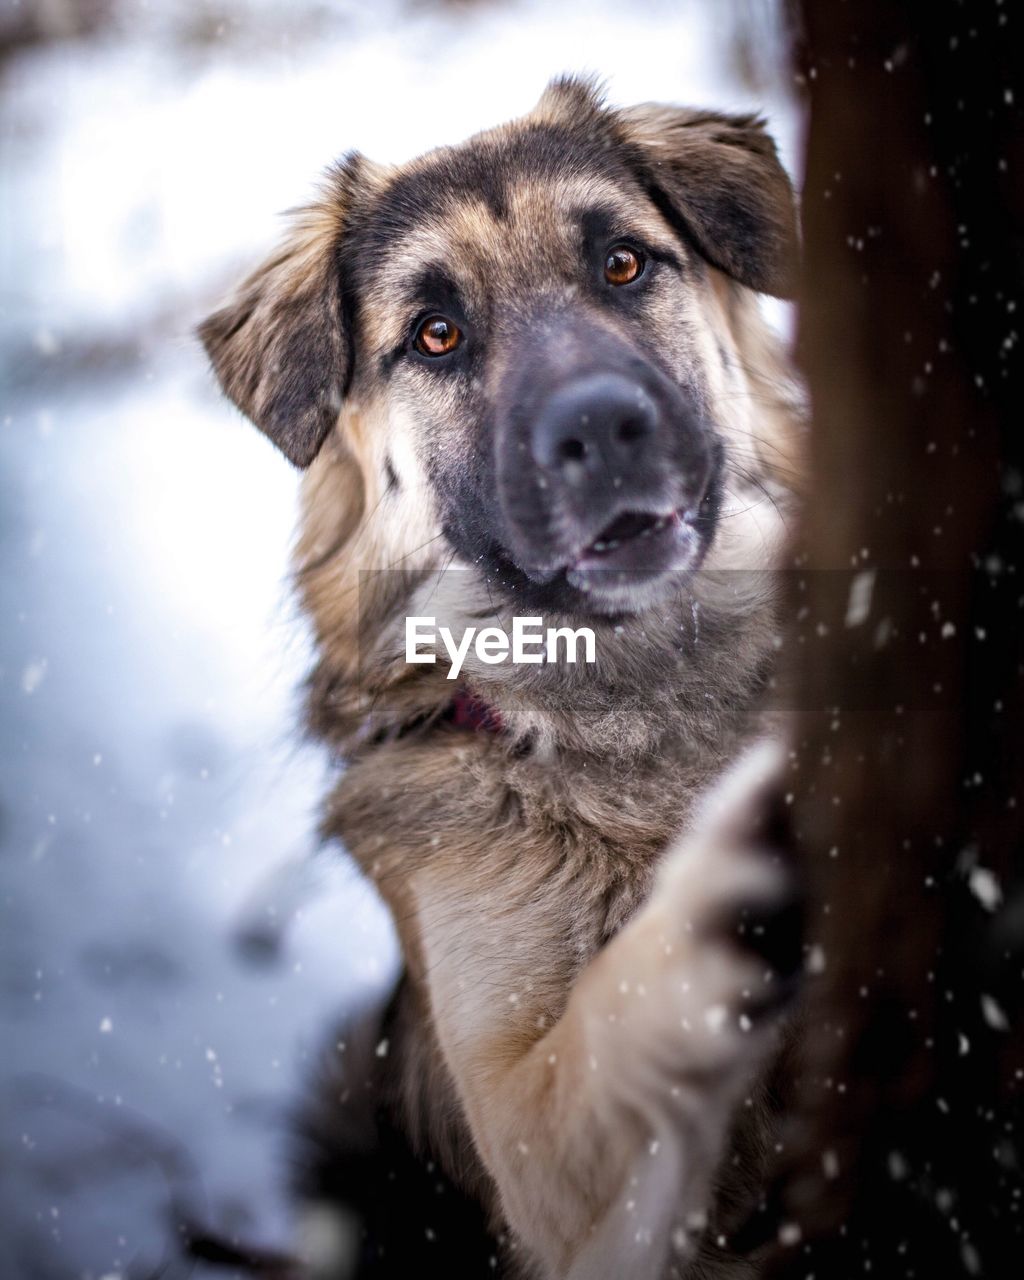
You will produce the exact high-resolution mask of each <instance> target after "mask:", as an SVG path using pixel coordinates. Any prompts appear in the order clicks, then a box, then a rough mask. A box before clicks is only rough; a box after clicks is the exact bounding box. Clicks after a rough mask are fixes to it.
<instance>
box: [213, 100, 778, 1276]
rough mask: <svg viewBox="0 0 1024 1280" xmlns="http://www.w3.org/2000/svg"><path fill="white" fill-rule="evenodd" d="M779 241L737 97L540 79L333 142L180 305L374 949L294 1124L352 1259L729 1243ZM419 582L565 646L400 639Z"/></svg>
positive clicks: (709, 1249)
mask: <svg viewBox="0 0 1024 1280" xmlns="http://www.w3.org/2000/svg"><path fill="white" fill-rule="evenodd" d="M797 254H798V231H797V215H796V208H795V198H794V193H793V189H792V186H791V183H790V181H789V179H788V177H787V175H786V173H785V170H784V168H783V166H782V165H781V163H780V161H779V159H778V155H777V152H776V149H775V146H774V144H773V142H772V140H771V138H770V136H769V134H768V133H767V131H766V129H765V126H764V124H763V122H762V120H761V119H760V118H758V117H755V116H738V115H723V114H719V113H716V112H710V111H696V110H689V109H683V108H678V107H672V106H660V105H653V104H646V105H641V106H638V107H633V108H627V109H614V108H612V107H610V106H608V105H606V103H605V101H604V99H603V97H602V94H601V93H600V91H599V89H598V88H597V87H595V85H594V84H593V83H592V82H590V81H587V80H584V79H579V78H573V77H569V78H564V79H561V80H557V81H555V82H553V83H552V84H551V85H549V87H548V88H547V90H546V91H545V92H544V94H543V96H542V98H541V99H540V101H539V103H538V104H537V106H536V107H535V108H534V109H533V111H531V112H530V113H529V114H528V115H526V116H525V117H523V118H521V119H519V120H517V121H515V122H513V123H511V124H507V125H504V126H502V127H499V128H495V129H493V130H490V131H488V132H485V133H482V134H479V135H477V136H476V137H473V138H471V139H470V140H469V141H467V142H465V143H463V144H462V145H459V146H453V147H445V148H442V149H440V150H437V151H434V152H431V153H429V154H427V155H425V156H423V157H422V158H419V159H417V160H414V161H412V162H411V163H408V164H405V165H402V166H400V167H397V168H385V167H381V166H378V165H376V164H373V163H371V162H370V161H369V160H367V159H366V158H364V157H363V156H361V155H359V154H350V155H348V156H347V157H346V158H345V159H344V160H343V161H342V162H341V163H340V164H338V165H337V166H336V167H335V168H333V169H332V170H331V171H330V172H329V173H328V175H327V178H326V181H325V184H324V186H323V188H322V190H321V192H320V194H319V196H318V198H317V199H315V200H314V201H313V202H312V203H311V204H310V205H309V206H308V207H307V208H305V209H303V210H301V211H299V213H298V214H297V215H296V216H295V218H294V221H293V225H292V229H291V233H290V236H289V238H288V239H287V241H286V242H285V243H284V245H283V247H282V248H281V249H280V251H279V252H278V253H276V254H275V255H274V256H273V257H271V258H270V260H269V261H268V262H266V263H265V264H264V265H263V266H262V267H260V268H259V269H258V270H257V271H256V272H255V273H254V274H253V275H251V276H250V277H249V278H248V280H247V281H246V282H245V283H244V284H243V285H242V286H241V288H240V289H239V290H238V292H237V293H236V294H235V296H234V297H233V298H232V299H231V300H230V301H229V302H228V303H227V305H226V306H224V307H223V308H222V309H220V310H218V311H217V312H216V313H214V314H213V315H212V316H210V318H209V319H207V320H206V321H205V322H204V323H203V324H202V326H201V327H200V336H201V340H202V342H203V344H204V345H205V348H206V351H207V353H208V355H209V358H210V360H211V362H212V366H213V369H214V371H215V373H216V376H217V378H218V379H219V382H220V384H221V386H222V388H223V390H224V391H225V392H226V394H227V396H228V397H229V398H230V399H231V400H232V401H233V402H234V403H235V404H236V405H237V406H238V407H239V408H240V409H241V410H242V411H243V413H244V414H245V415H246V416H247V417H248V418H250V419H251V420H252V421H253V422H254V423H255V424H256V426H258V427H259V428H260V429H261V430H262V431H264V432H265V433H266V434H267V435H268V436H269V437H270V439H271V440H272V441H273V442H274V443H275V444H276V445H277V446H278V447H279V448H280V449H281V450H282V451H283V452H284V454H285V455H286V456H287V457H288V458H289V459H290V460H291V461H292V462H293V463H294V464H296V465H297V466H298V467H301V468H305V469H306V475H305V477H304V482H303V489H302V495H303V496H302V514H301V526H300V532H299V537H298V541H297V548H296V553H295V557H296V558H295V564H296V575H295V578H296V584H297V590H298V595H299V599H300V601H301V604H302V606H303V608H304V610H305V612H306V614H307V616H308V617H309V619H310V620H311V623H312V628H313V632H314V637H315V643H316V650H317V660H316V666H315V669H314V671H313V674H312V675H311V677H310V680H309V686H308V699H307V708H308V723H309V726H310V728H311V730H312V732H313V733H314V734H315V735H316V736H317V737H318V738H319V739H321V740H322V741H323V742H324V743H326V744H327V746H328V747H329V749H330V750H331V752H332V753H333V755H334V757H335V758H336V759H337V761H338V762H339V764H343V766H344V767H343V769H342V770H340V779H339V781H338V782H337V785H336V786H335V788H334V790H333V791H332V793H331V794H330V796H329V797H328V799H327V800H326V804H325V807H324V815H323V823H322V830H323V835H324V837H325V839H328V840H334V841H339V842H340V843H341V844H343V846H344V847H345V849H347V850H348V852H349V853H350V854H351V856H352V857H353V858H354V859H355V860H356V862H357V863H358V865H359V866H360V867H361V868H362V870H363V872H364V873H365V874H366V875H367V876H368V877H369V878H370V879H371V880H372V882H373V883H374V884H375V885H376V886H377V888H378V889H379V891H380V894H381V895H382V897H383V899H384V901H385V902H386V904H387V905H388V907H389V908H390V911H391V915H392V917H393V919H394V923H395V927H396V930H397V933H398V937H399V940H400V944H401V951H402V956H403V960H404V975H403V978H402V980H401V982H400V984H399V987H398V989H397V990H396V992H395V994H394V996H393V998H392V999H391V1001H390V1003H389V1004H388V1006H387V1008H386V1010H384V1011H383V1012H382V1013H380V1014H377V1015H374V1017H373V1018H371V1019H369V1021H368V1022H366V1023H365V1024H364V1026H363V1027H362V1029H361V1030H357V1031H354V1032H353V1033H352V1035H351V1036H350V1037H348V1038H347V1039H346V1038H342V1040H341V1041H340V1043H339V1047H338V1049H337V1052H336V1057H337V1063H336V1068H337V1071H336V1074H335V1075H332V1076H331V1081H332V1083H331V1084H330V1086H329V1088H328V1090H327V1093H326V1095H325V1096H327V1097H328V1099H329V1102H328V1105H327V1109H326V1110H324V1111H321V1112H320V1113H319V1117H318V1119H317V1121H316V1122H315V1123H313V1124H312V1125H311V1129H312V1130H313V1131H314V1132H313V1133H312V1135H311V1136H312V1137H313V1138H314V1139H316V1140H319V1141H321V1142H322V1144H323V1146H324V1147H325V1148H330V1147H331V1146H332V1144H333V1146H334V1151H335V1157H334V1165H333V1168H334V1171H335V1174H336V1175H337V1178H339V1179H340V1184H343V1195H342V1197H341V1198H344V1199H347V1201H348V1203H349V1205H350V1206H351V1205H355V1206H356V1218H355V1219H354V1220H353V1219H351V1217H350V1218H349V1219H348V1220H349V1221H355V1223H356V1227H355V1236H354V1237H353V1238H354V1239H355V1244H354V1246H353V1249H350V1257H349V1263H348V1265H349V1266H350V1268H351V1267H354V1268H355V1269H356V1270H357V1272H358V1274H360V1275H371V1274H372V1275H384V1274H395V1275H398V1274H409V1270H408V1268H409V1266H411V1265H412V1263H411V1261H410V1259H411V1257H412V1255H411V1254H410V1253H409V1249H410V1248H411V1246H410V1245H409V1242H408V1240H407V1239H406V1240H404V1242H402V1241H401V1239H400V1238H401V1237H403V1236H408V1234H409V1233H410V1232H415V1233H416V1234H417V1236H419V1235H420V1233H421V1232H422V1237H423V1238H422V1239H420V1240H419V1244H418V1245H417V1248H419V1246H420V1245H422V1249H423V1250H424V1253H423V1257H424V1258H430V1257H433V1259H434V1265H435V1267H436V1268H439V1269H440V1270H441V1271H445V1272H446V1273H447V1274H451V1275H457V1274H465V1275H477V1274H485V1273H487V1274H490V1273H493V1272H494V1271H495V1270H496V1271H498V1272H501V1273H504V1274H508V1275H519V1276H532V1277H572V1278H573V1280H602V1278H604V1277H609V1278H611V1277H617V1278H621V1277H625V1276H630V1277H652V1278H653V1277H661V1276H668V1275H672V1276H694V1277H695V1276H701V1277H707V1276H719V1275H722V1276H725V1275H728V1276H733V1275H747V1274H752V1273H753V1271H754V1269H756V1265H757V1254H756V1251H755V1253H753V1254H749V1253H744V1252H743V1251H742V1250H741V1249H740V1248H739V1246H738V1245H737V1244H736V1243H735V1241H736V1238H737V1236H736V1233H737V1232H738V1231H739V1230H740V1227H741V1225H742V1224H743V1222H744V1221H745V1220H746V1218H747V1216H748V1215H749V1213H750V1212H751V1211H752V1208H753V1207H754V1206H755V1205H756V1202H757V1200H758V1196H759V1194H760V1192H759V1186H760V1179H761V1177H762V1174H763V1168H764V1161H765V1159H766V1158H767V1152H768V1150H769V1148H770V1143H771V1136H770V1135H771V1126H772V1123H773V1118H772V1109H771V1105H770V1101H769V1093H770V1090H769V1080H770V1072H771V1070H772V1063H773V1062H774V1061H775V1060H776V1055H777V1050H778V1047H779V1045H780V1042H781V1041H782V1040H784V1029H785V1027H786V1026H787V1021H788V1017H789V1015H788V1013H787V1010H788V1009H789V1008H790V999H791V996H792V992H793V989H794V986H795V983H796V976H797V973H798V970H799V965H800V945H799V940H798V936H799V930H798V928H796V927H795V926H793V925H792V912H793V904H794V902H795V888H794V885H793V878H792V875H791V873H790V872H789V871H788V870H787V867H786V864H785V859H784V858H782V857H781V856H780V855H779V854H778V852H777V850H776V843H777V842H775V841H774V840H773V837H772V834H771V825H772V824H771V822H770V821H768V820H767V819H766V817H765V812H766V810H765V805H766V799H765V797H766V796H768V795H770V794H773V793H774V789H776V787H777V780H778V778H779V777H780V776H781V774H782V773H783V772H784V770H785V768H786V758H785V752H784V750H783V749H782V748H781V747H780V746H779V745H778V735H779V732H780V722H779V716H780V713H779V712H778V710H777V706H778V703H779V699H778V697H777V691H776V690H775V688H774V685H775V676H774V674H773V671H774V666H775V653H776V649H777V647H778V644H779V627H780V618H779V609H780V605H779V598H778V597H779V593H778V592H777V589H776V586H775V580H776V574H775V570H776V569H778V567H779V566H780V565H781V563H782V560H783V556H784V549H785V546H786V536H787V527H788V525H789V523H790V522H791V518H792V516H793V514H794V512H795V510H796V502H797V495H798V494H799V489H800V473H801V461H800V456H801V439H802V434H803V427H802V421H803V415H802V412H801V404H800V392H799V387H798V385H797V384H796V382H795V380H794V378H793V375H792V373H791V371H790V370H789V368H788V366H787V364H786V360H785V357H784V354H783V352H782V349H781V344H780V343H779V342H778V340H777V338H776V337H775V335H774V334H773V332H772V330H771V329H770V328H769V326H767V325H766V323H765V322H764V320H763V318H762V315H761V310H760V306H759V298H758V295H759V294H762V293H763V294H769V295H775V296H779V297H786V296H789V295H790V293H791V290H792V287H793V279H794V273H795V271H796V264H797ZM424 616H427V617H432V618H435V619H438V620H440V621H443V622H445V623H447V625H448V626H449V627H450V628H451V631H452V634H458V632H459V629H460V628H461V629H463V630H465V629H466V628H468V627H469V626H475V627H480V626H481V624H487V623H497V628H498V629H499V630H500V629H501V627H502V626H505V627H506V629H507V626H508V623H509V620H510V619H511V618H512V617H514V616H515V617H521V616H530V617H533V618H537V619H540V618H543V619H544V620H545V621H547V622H549V623H552V624H553V625H554V626H555V627H569V628H578V627H580V626H581V625H583V624H586V625H587V626H588V627H589V628H591V629H592V630H593V633H594V636H595V647H596V661H595V662H594V663H592V664H584V663H571V662H568V661H550V662H521V663H518V664H517V663H511V662H503V663H500V664H499V663H496V662H493V661H488V660H486V655H484V656H483V657H481V656H480V653H479V652H477V653H473V652H467V654H466V657H465V662H464V664H463V665H462V667H461V670H460V672H459V679H458V681H455V682H453V681H451V680H449V679H448V678H447V677H448V675H450V674H451V667H450V664H448V663H447V661H446V659H445V655H444V653H443V652H440V653H438V654H437V655H436V661H434V662H430V661H408V660H407V657H408V654H407V650H406V647H405V641H404V638H403V627H404V626H405V624H406V621H407V620H408V619H409V618H413V617H417V618H418V617H424ZM780 922H788V923H786V925H785V928H781V929H780V927H779V925H780ZM343 1114H344V1116H345V1124H344V1125H340V1123H339V1117H341V1116H342V1115H343ZM345 1128H347V1133H346V1134H341V1135H340V1136H339V1135H336V1134H335V1132H334V1131H335V1129H345ZM381 1152H384V1155H383V1156H382V1155H381ZM381 1160H383V1164H381ZM374 1161H376V1162H377V1163H376V1164H374ZM371 1167H373V1168H374V1169H376V1170H377V1174H379V1176H380V1179H381V1181H380V1183H379V1184H378V1183H375V1182H374V1180H373V1176H377V1174H375V1175H373V1176H371V1175H370V1174H369V1173H367V1170H369V1169H370V1168H371ZM339 1171H340V1172H339ZM417 1171H418V1172H417ZM417 1178H419V1179H420V1181H421V1182H422V1184H423V1187H428V1185H429V1187H430V1188H432V1191H431V1192H430V1194H433V1193H435V1192H436V1194H435V1195H434V1201H433V1209H432V1210H430V1211H427V1213H426V1217H424V1218H423V1219H422V1223H421V1220H420V1218H417V1217H415V1215H414V1214H413V1212H412V1210H411V1209H406V1208H401V1207H396V1206H397V1205H398V1201H397V1199H396V1197H397V1196H398V1195H399V1191H396V1187H397V1188H401V1187H405V1188H406V1190H407V1191H408V1188H409V1187H411V1185H412V1183H413V1182H414V1181H415V1180H416V1179H417ZM389 1180H390V1182H389ZM403 1180H404V1181H403ZM340 1184H339V1185H340ZM388 1185H390V1186H391V1193H390V1194H392V1202H391V1204H392V1211H391V1213H390V1217H389V1216H388V1208H387V1206H386V1205H385V1203H384V1200H382V1197H386V1196H387V1195H388V1194H389V1193H388V1192H387V1190H386V1189H385V1188H386V1187H387V1186H388ZM325 1186H326V1183H323V1182H321V1184H319V1188H318V1191H317V1192H316V1194H319V1195H321V1196H326V1191H325ZM334 1190H337V1185H336V1186H335V1187H334ZM402 1194H404V1192H403V1193H402ZM409 1194H410V1195H411V1192H410V1193H409ZM456 1202H458V1203H459V1204H461V1205H462V1206H464V1208H465V1210H466V1214H467V1215H469V1216H463V1217H462V1218H460V1217H459V1216H458V1215H457V1214H454V1213H453V1205H454V1204H455V1203H456ZM431 1214H432V1215H433V1216H431ZM431 1223H433V1224H434V1225H433V1227H432V1226H431ZM459 1223H461V1224H462V1225H458V1224H459ZM417 1224H420V1225H417ZM466 1224H471V1225H466ZM478 1238H479V1239H483V1240H484V1241H486V1243H483V1244H480V1245H479V1247H478V1245H477V1243H476V1242H477V1241H478ZM471 1239H472V1241H473V1243H472V1244H471V1243H470V1241H471ZM350 1243H351V1242H350ZM431 1250H433V1253H431ZM446 1250H447V1252H445V1251H446ZM389 1259H390V1260H391V1264H390V1265H391V1267H392V1269H391V1270H389V1269H388V1267H389ZM396 1259H397V1261H396ZM438 1259H444V1261H443V1262H439V1261H438ZM337 1265H338V1270H337V1271H336V1272H335V1274H346V1272H345V1270H344V1268H343V1267H342V1265H341V1263H340V1262H339V1263H338V1264H337ZM423 1265H425V1264H423ZM320 1273H324V1274H326V1272H325V1271H323V1268H321V1271H320V1272H318V1274H320Z"/></svg>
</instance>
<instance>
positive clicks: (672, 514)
mask: <svg viewBox="0 0 1024 1280" xmlns="http://www.w3.org/2000/svg"><path fill="white" fill-rule="evenodd" d="M682 523H683V514H682V513H681V512H679V511H663V512H657V511H623V512H622V513H621V514H620V515H618V516H616V517H615V519H614V520H613V521H612V522H611V523H610V524H609V525H607V526H606V527H605V528H604V529H602V530H601V532H600V533H599V534H598V535H597V537H596V538H594V540H593V541H592V542H589V543H588V544H587V545H586V546H585V547H583V548H582V550H581V551H579V552H578V553H577V554H576V555H575V556H573V557H571V559H570V561H569V563H568V564H567V565H566V568H567V570H588V569H628V568H644V567H661V565H660V562H661V561H662V560H663V558H664V555H665V553H666V552H670V551H671V549H672V547H673V544H674V543H676V542H677V541H678V538H679V533H680V531H681V525H682Z"/></svg>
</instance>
